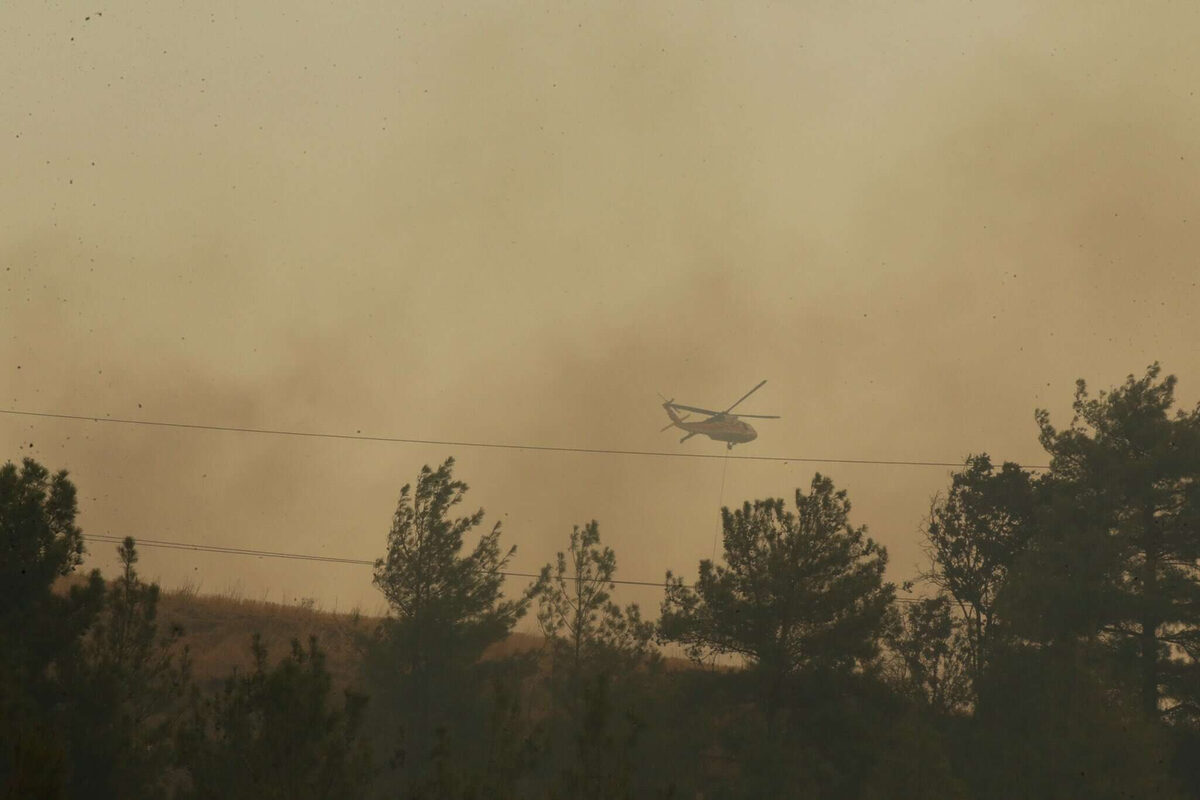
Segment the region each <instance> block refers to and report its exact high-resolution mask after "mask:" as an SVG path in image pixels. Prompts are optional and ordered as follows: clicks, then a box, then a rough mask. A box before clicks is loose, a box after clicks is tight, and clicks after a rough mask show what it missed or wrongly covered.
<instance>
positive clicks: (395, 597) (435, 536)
mask: <svg viewBox="0 0 1200 800" xmlns="http://www.w3.org/2000/svg"><path fill="white" fill-rule="evenodd" d="M453 467H454V459H452V458H450V459H447V460H446V461H445V463H443V464H442V466H440V467H439V468H438V469H436V470H433V469H430V468H429V467H428V466H426V467H424V468H423V469H422V470H421V473H420V475H419V477H418V479H417V484H416V487H415V489H414V488H413V487H412V486H411V485H405V486H404V487H403V488H402V489H401V491H400V500H399V503H398V504H397V509H396V513H395V515H394V516H393V519H392V527H391V530H390V532H389V533H388V539H387V554H386V556H385V557H384V558H381V559H379V560H378V561H376V563H375V576H374V582H375V586H376V587H377V588H378V589H379V590H380V591H381V592H383V595H384V597H386V598H387V601H388V605H389V607H390V613H389V615H388V617H387V619H385V620H384V621H383V622H382V623H381V625H380V626H379V629H378V631H377V632H376V636H375V639H374V641H373V642H372V643H371V645H370V651H369V653H368V655H367V663H366V670H367V677H368V681H369V684H370V686H371V688H372V695H373V696H374V697H375V698H376V701H377V702H376V703H375V707H376V711H377V712H378V714H379V716H380V722H381V724H388V725H392V726H393V727H399V728H400V730H399V731H398V732H399V734H400V735H402V737H403V742H404V745H403V746H404V751H405V756H406V759H407V762H406V763H407V766H408V767H412V768H414V769H415V768H417V767H418V765H419V764H420V763H421V762H420V759H421V758H423V757H425V756H426V755H428V754H430V753H432V749H433V747H434V746H435V744H438V742H437V741H435V732H436V731H437V729H438V728H445V727H448V726H454V727H456V728H458V729H459V730H460V731H462V730H464V729H469V728H472V727H474V728H475V729H476V730H475V732H476V733H478V729H479V728H480V727H482V725H483V721H482V717H483V715H484V713H485V712H484V711H483V708H484V706H485V705H486V703H485V702H483V701H482V698H481V697H480V696H479V695H480V693H481V689H482V687H483V686H485V685H486V683H487V682H486V681H485V680H483V679H482V675H483V673H484V672H486V671H487V670H486V669H485V668H484V667H482V666H480V664H479V661H480V658H481V656H482V655H483V653H484V651H485V650H486V649H487V647H488V646H489V645H491V644H493V643H495V642H498V641H500V640H502V639H504V638H505V637H506V636H507V635H508V634H509V633H510V632H511V630H512V628H513V626H514V625H515V624H516V622H517V620H518V619H520V617H521V616H522V615H523V614H524V613H525V611H526V609H527V608H528V605H529V602H530V595H529V593H528V592H526V594H525V595H524V596H522V597H520V598H517V599H515V600H506V599H504V598H503V596H502V593H501V587H502V585H503V582H504V576H503V575H502V574H501V573H502V572H503V570H504V568H505V566H506V565H507V564H508V561H509V559H510V558H511V557H512V555H513V553H515V552H516V547H512V548H510V549H509V550H508V551H507V552H504V553H502V552H501V549H500V524H499V523H496V525H494V526H493V527H492V529H491V530H490V531H487V532H485V533H483V534H482V535H481V536H480V537H479V540H478V541H477V543H476V544H475V546H474V548H472V549H471V550H470V551H469V552H468V553H466V554H465V555H463V554H462V551H463V548H464V544H465V541H464V540H465V537H466V535H467V534H468V533H470V532H471V531H472V530H473V529H475V528H476V527H478V526H479V525H480V523H481V522H482V521H483V510H482V509H480V510H478V511H476V512H474V513H472V514H469V515H466V516H463V517H457V518H454V517H452V516H451V514H452V512H453V509H454V507H455V506H456V505H458V504H459V503H461V502H462V500H463V498H464V496H465V494H466V491H467V488H468V487H467V485H466V484H465V483H463V482H462V481H458V480H455V479H454V477H453V474H452V473H453ZM443 738H444V736H443ZM460 744H461V743H460ZM439 746H440V747H442V749H446V748H448V747H450V746H451V742H449V740H446V741H443V742H441V744H439ZM455 746H457V745H455ZM416 771H417V772H419V769H416ZM417 777H418V778H419V776H417Z"/></svg>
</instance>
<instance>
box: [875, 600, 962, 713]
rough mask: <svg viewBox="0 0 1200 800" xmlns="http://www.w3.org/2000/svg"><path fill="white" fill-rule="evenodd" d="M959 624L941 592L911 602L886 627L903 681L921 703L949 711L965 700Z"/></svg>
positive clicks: (956, 709) (890, 645)
mask: <svg viewBox="0 0 1200 800" xmlns="http://www.w3.org/2000/svg"><path fill="white" fill-rule="evenodd" d="M961 627H962V624H961V622H960V621H959V620H956V619H955V618H954V616H953V615H952V614H951V611H950V600H949V598H947V597H946V596H945V595H938V596H937V597H930V598H925V599H922V600H917V601H915V602H913V603H911V604H910V605H909V606H908V607H907V608H905V609H904V610H903V611H902V612H900V613H899V614H897V618H896V620H895V624H894V625H893V626H892V627H891V628H890V629H889V631H888V633H887V635H886V637H885V638H886V640H887V644H888V647H889V648H890V649H891V650H892V652H893V653H895V655H896V656H897V658H898V659H899V661H900V663H901V665H902V667H903V678H904V682H905V683H906V684H907V685H909V686H910V687H912V689H913V691H914V692H915V694H916V696H917V698H918V699H919V700H920V701H921V704H922V706H924V707H925V708H928V709H930V710H931V711H933V712H934V713H936V714H950V713H954V712H955V711H958V710H960V709H962V708H963V707H964V706H966V704H967V701H968V699H969V689H970V687H969V684H968V675H967V663H966V662H967V644H966V641H965V637H964V636H963V634H962V632H961Z"/></svg>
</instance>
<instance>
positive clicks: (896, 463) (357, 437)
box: [0, 408, 1049, 470]
mask: <svg viewBox="0 0 1200 800" xmlns="http://www.w3.org/2000/svg"><path fill="white" fill-rule="evenodd" d="M0 414H9V415H11V416H22V417H39V418H43V419H62V420H74V421H80V422H108V423H115V424H119V425H142V426H148V427H156V428H176V429H183V430H199V431H220V432H225V433H253V434H260V435H267V436H294V437H306V438H312V439H340V440H349V441H362V442H386V443H393V444H421V445H437V446H440V447H474V448H488V449H496V450H528V451H534V452H551V453H583V454H588V455H613V456H651V457H657V458H693V459H695V458H702V459H734V460H737V461H770V462H777V463H784V464H787V463H790V462H792V461H795V462H798V463H819V464H868V465H875V466H890V467H962V466H963V463H962V462H960V461H957V462H956V461H914V460H889V459H871V458H813V457H810V456H760V455H733V454H730V453H722V454H716V453H671V452H666V451H662V450H620V449H615V448H601V447H556V446H551V445H539V444H508V443H501V442H466V441H453V440H445V439H416V438H408V437H400V436H374V435H370V434H364V433H328V432H321V431H296V430H284V429H279V428H249V427H240V426H234V425H205V424H198V423H188V422H166V421H162V420H146V419H123V418H118V417H110V416H86V415H82V414H59V413H53V412H48V411H23V410H20V409H12V408H0ZM1018 466H1020V467H1021V468H1022V469H1030V470H1045V469H1049V467H1048V466H1045V465H1032V466H1028V465H1018Z"/></svg>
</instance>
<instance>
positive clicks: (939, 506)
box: [924, 453, 1036, 679]
mask: <svg viewBox="0 0 1200 800" xmlns="http://www.w3.org/2000/svg"><path fill="white" fill-rule="evenodd" d="M1035 506H1036V499H1035V484H1034V481H1033V479H1032V478H1031V476H1030V474H1029V473H1028V472H1026V471H1024V470H1022V469H1021V468H1020V467H1019V466H1018V465H1016V464H1012V463H1005V464H1004V465H1002V466H1001V467H1000V469H999V470H997V469H995V468H994V467H993V465H992V462H991V459H990V458H989V457H988V456H987V454H986V453H984V454H981V455H974V456H970V457H969V458H967V460H966V465H965V466H964V468H963V469H962V470H960V471H958V472H956V473H954V475H953V477H952V479H951V486H950V490H949V492H948V493H947V494H946V495H945V496H944V497H940V498H937V499H936V500H935V501H934V503H933V508H932V510H931V512H930V516H929V521H928V523H927V525H926V526H925V541H926V551H927V552H928V554H929V556H930V559H931V561H932V562H933V566H932V569H931V570H930V572H929V573H928V574H927V575H925V576H924V577H925V578H926V579H928V580H929V581H931V582H932V583H933V584H934V585H935V586H937V587H938V588H939V589H940V590H942V591H943V592H945V593H946V594H947V595H948V596H949V597H950V598H952V599H953V600H954V604H955V606H956V607H957V609H958V612H959V614H960V615H961V617H962V619H963V622H964V627H965V630H964V633H965V636H966V641H967V644H968V651H967V652H968V655H969V666H970V672H971V675H972V677H973V679H978V676H979V673H980V670H981V669H982V666H983V664H984V662H985V660H986V652H987V647H988V644H989V643H990V640H991V635H992V632H993V624H994V623H995V622H996V602H997V597H998V595H999V593H1000V590H1001V587H1002V586H1003V585H1004V582H1005V580H1006V578H1007V576H1008V572H1009V570H1010V569H1011V568H1012V565H1013V562H1014V561H1015V560H1016V558H1017V557H1018V555H1019V554H1020V553H1021V552H1022V551H1023V550H1024V549H1025V547H1026V545H1027V543H1028V541H1029V538H1030V537H1031V536H1032V535H1033V529H1034V515H1035Z"/></svg>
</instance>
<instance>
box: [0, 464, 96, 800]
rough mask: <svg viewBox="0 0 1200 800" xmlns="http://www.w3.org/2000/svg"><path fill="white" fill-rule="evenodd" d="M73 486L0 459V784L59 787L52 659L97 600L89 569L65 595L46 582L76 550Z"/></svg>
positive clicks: (80, 631)
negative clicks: (1, 462)
mask: <svg viewBox="0 0 1200 800" xmlns="http://www.w3.org/2000/svg"><path fill="white" fill-rule="evenodd" d="M77 510H78V507H77V504H76V496H75V486H74V484H72V483H71V481H70V479H69V478H68V476H67V473H66V471H61V472H58V473H56V474H54V475H53V476H51V474H50V472H49V471H48V470H47V469H46V468H45V467H43V466H42V465H41V464H38V463H37V462H36V461H34V460H33V459H31V458H26V459H25V460H24V461H23V462H22V464H21V468H20V469H18V468H17V467H16V465H14V464H12V463H11V462H9V463H6V464H5V465H4V466H3V467H0V793H7V794H12V795H16V796H22V795H26V794H35V793H39V792H42V791H44V792H47V793H50V792H54V791H56V789H55V788H54V787H61V785H62V782H63V775H64V774H65V766H66V759H67V754H66V752H65V751H64V749H63V739H62V736H61V732H60V731H59V730H58V729H57V728H56V727H55V725H54V715H55V711H56V709H58V708H59V706H60V705H61V704H62V702H63V700H64V691H65V689H64V685H63V683H62V680H61V668H62V666H63V665H65V664H68V663H69V662H71V661H72V660H74V659H76V658H77V657H78V649H79V646H80V641H81V639H82V637H83V635H84V633H85V632H86V631H87V630H88V628H89V627H90V626H91V624H92V622H93V620H94V619H95V618H96V615H97V614H98V613H99V611H100V608H101V606H102V604H103V596H104V582H103V581H102V580H101V578H100V574H99V573H98V572H95V571H93V572H92V573H91V574H90V575H89V576H88V579H87V581H86V583H84V584H82V585H76V586H73V587H71V589H70V591H69V593H68V594H67V595H66V596H63V595H61V594H56V593H55V592H54V591H53V588H54V583H55V581H56V580H58V579H59V578H62V577H65V576H67V575H70V574H71V573H72V572H73V571H74V570H75V568H76V567H77V566H79V564H80V562H81V560H82V558H83V536H82V533H81V531H80V529H79V528H78V526H76V524H75V516H76V513H77Z"/></svg>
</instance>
